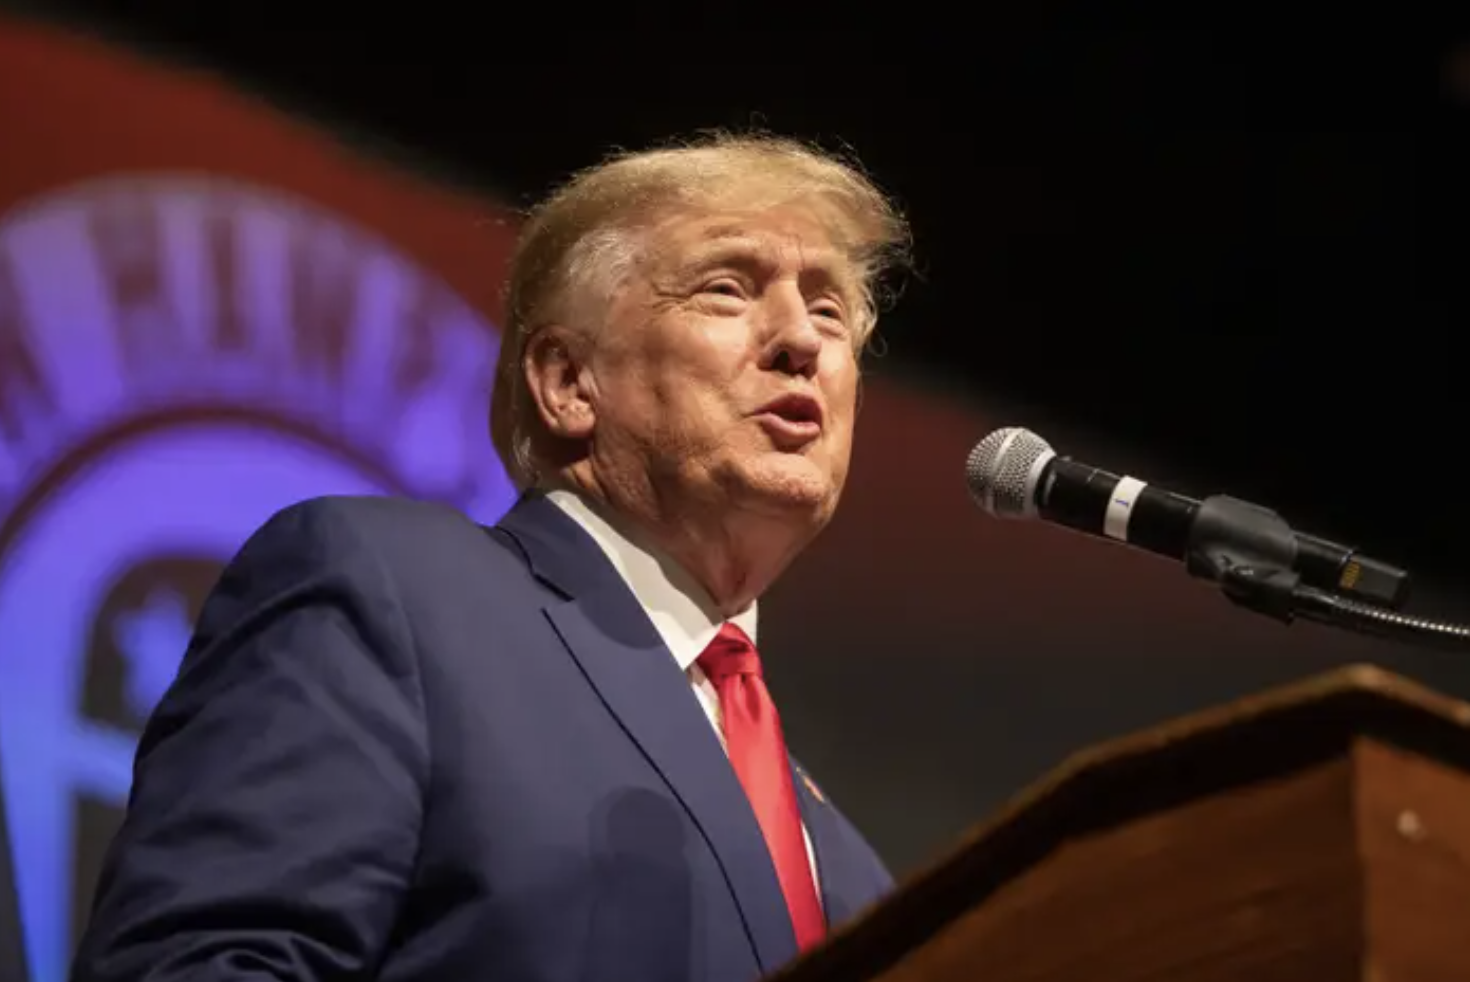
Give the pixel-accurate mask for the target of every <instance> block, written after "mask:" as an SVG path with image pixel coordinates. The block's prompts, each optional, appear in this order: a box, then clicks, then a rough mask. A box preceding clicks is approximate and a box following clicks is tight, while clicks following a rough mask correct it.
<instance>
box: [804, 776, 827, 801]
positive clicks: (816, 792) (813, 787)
mask: <svg viewBox="0 0 1470 982" xmlns="http://www.w3.org/2000/svg"><path fill="white" fill-rule="evenodd" d="M796 773H798V774H800V775H801V783H803V784H805V785H806V789H807V790H808V791H810V792H811V793H812V797H813V798H815V799H817V803H818V804H822V805H825V804H826V803H827V796H826V795H824V794H822V789H821V788H819V787H817V782H816V781H813V780H812V779H811V775H809V774H808V773H807V772H806V771H801V770H799V771H797V772H796Z"/></svg>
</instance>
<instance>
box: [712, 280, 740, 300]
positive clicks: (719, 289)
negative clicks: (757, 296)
mask: <svg viewBox="0 0 1470 982" xmlns="http://www.w3.org/2000/svg"><path fill="white" fill-rule="evenodd" d="M703 292H705V293H713V294H715V295H716V296H721V297H744V296H745V291H744V290H743V289H741V287H740V284H739V283H736V282H735V281H734V280H715V281H714V282H712V283H706V284H705V286H704V290H703Z"/></svg>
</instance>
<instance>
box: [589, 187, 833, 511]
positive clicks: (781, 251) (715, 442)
mask: <svg viewBox="0 0 1470 982" xmlns="http://www.w3.org/2000/svg"><path fill="white" fill-rule="evenodd" d="M648 234H649V239H648V245H649V248H648V249H647V250H646V251H645V253H644V259H643V261H642V262H641V263H640V264H639V265H638V266H637V267H636V268H635V270H634V271H633V273H632V275H631V277H630V278H629V280H628V281H627V283H626V284H625V286H624V287H623V288H622V289H621V290H620V291H619V292H618V293H617V294H616V296H615V297H614V299H613V302H612V304H611V305H610V307H609V309H608V311H607V316H606V319H605V320H604V322H603V324H602V325H601V327H600V329H599V330H598V332H597V334H596V336H595V339H594V341H593V348H592V353H591V356H590V360H589V361H588V367H589V369H590V377H591V380H592V392H593V411H594V414H595V424H594V429H593V439H592V457H593V462H594V466H595V467H596V468H597V470H598V472H599V474H600V477H601V479H602V480H604V481H613V482H616V483H620V484H623V485H624V486H625V487H627V488H630V489H631V488H632V487H634V486H635V485H642V486H644V487H647V488H648V489H649V490H651V491H652V493H653V494H654V496H655V498H656V499H657V502H656V503H657V506H658V507H660V508H661V509H662V510H668V511H679V510H682V509H685V508H688V507H690V506H695V507H699V506H703V505H708V506H710V507H716V508H724V507H730V506H732V505H733V506H736V507H739V508H743V509H747V510H757V511H762V512H765V513H767V514H774V513H780V514H782V515H785V516H788V517H791V518H792V519H793V520H797V521H801V522H804V523H807V524H809V525H811V527H813V528H819V527H820V526H821V525H823V524H825V522H826V521H827V519H828V518H830V517H831V514H832V511H833V510H834V509H835V507H836V505H837V500H838V497H839V495H840V494H841V491H842V486H843V483H844V481H845V480H846V478H847V468H848V460H849V457H850V455H851V451H852V431H853V417H854V415H855V412H856V401H857V387H858V367H857V354H856V350H855V344H854V331H855V330H856V324H857V317H858V310H857V309H856V306H855V304H856V301H857V297H858V294H857V284H856V283H855V282H853V281H852V278H851V271H850V270H849V269H848V268H847V266H846V265H845V264H844V263H843V261H842V258H841V256H840V254H839V253H838V252H837V251H836V250H834V249H833V248H832V246H831V245H830V243H829V241H828V236H827V234H826V232H825V231H824V230H823V228H822V226H821V225H820V224H818V223H817V222H816V221H815V220H814V219H813V218H811V217H810V216H809V215H807V214H805V213H804V212H803V210H802V209H800V208H796V207H786V208H773V209H768V210H766V211H763V212H760V213H755V214H752V213H739V214H731V213H698V214H692V215H683V216H676V217H672V218H669V219H667V220H665V221H663V222H661V223H659V224H657V225H655V226H654V228H653V229H652V230H651V232H650V233H648ZM629 482H632V483H629Z"/></svg>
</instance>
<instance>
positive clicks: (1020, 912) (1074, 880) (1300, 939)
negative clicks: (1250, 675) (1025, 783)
mask: <svg viewBox="0 0 1470 982" xmlns="http://www.w3.org/2000/svg"><path fill="white" fill-rule="evenodd" d="M777 978H778V979H779V980H780V982H839V980H841V982H850V980H858V979H864V980H866V979H879V980H883V982H918V980H924V982H959V980H965V982H1021V980H1026V982H1062V980H1066V982H1123V980H1128V982H1145V980H1147V982H1164V980H1176V979H1177V980H1188V982H1227V980H1228V982H1237V980H1239V982H1276V980H1292V982H1338V980H1342V982H1347V980H1353V982H1470V705H1467V704H1465V703H1461V702H1457V701H1454V700H1451V699H1449V698H1446V697H1445V696H1442V695H1439V694H1437V693H1435V692H1432V691H1430V690H1428V689H1425V688H1423V687H1421V686H1418V685H1416V684H1414V683H1412V682H1409V681H1407V680H1405V679H1402V678H1399V677H1397V676H1394V675H1391V674H1389V673H1387V672H1384V671H1382V670H1379V669H1376V668H1372V667H1352V668H1347V669H1343V670H1340V671H1336V672H1333V673H1330V674H1328V675H1324V676H1320V677H1316V678H1312V679H1309V680H1307V681H1305V682H1302V683H1299V684H1296V685H1292V686H1289V687H1286V688H1283V689H1279V690H1274V691H1270V692H1267V693H1264V694H1262V695H1258V696H1253V697H1251V698H1247V699H1243V700H1241V701H1239V702H1237V703H1234V704H1231V705H1228V706H1225V707H1223V708H1221V709H1218V710H1212V711H1209V712H1204V713H1200V714H1198V715H1194V716H1190V717H1186V718H1184V719H1181V720H1178V721H1176V722H1173V723H1169V724H1166V725H1163V726H1160V727H1158V728H1156V729H1153V730H1149V731H1146V732H1144V733H1141V734H1138V735H1136V736H1133V737H1129V738H1126V739H1122V740H1119V741H1116V742H1113V743H1109V744H1106V745H1103V746H1100V747H1098V748H1096V749H1094V750H1090V751H1088V752H1085V753H1082V754H1080V755H1079V756H1077V757H1075V758H1074V759H1072V760H1070V761H1069V762H1067V763H1065V764H1064V765H1063V766H1062V767H1060V768H1059V769H1058V770H1057V771H1055V772H1054V773H1053V774H1051V775H1050V776H1048V777H1047V778H1045V779H1044V780H1042V781H1041V782H1039V783H1038V784H1037V785H1035V786H1034V787H1032V788H1031V789H1030V790H1028V791H1026V792H1025V793H1023V794H1022V795H1021V796H1020V797H1019V798H1018V799H1017V800H1016V801H1015V802H1013V803H1012V804H1011V805H1009V806H1008V807H1006V808H1005V809H1004V810H1003V811H1002V812H1001V813H1000V815H999V816H998V817H996V818H995V820H994V821H992V822H990V823H988V824H987V825H985V826H983V827H981V828H980V829H979V830H978V831H977V832H976V833H975V834H974V836H973V837H971V838H970V839H968V840H967V841H966V842H965V843H964V844H963V845H962V846H961V848H960V849H959V850H958V851H957V852H955V853H954V854H953V855H952V856H950V857H949V858H948V859H947V860H945V861H944V862H942V863H940V864H938V865H937V866H935V867H934V868H932V869H930V870H928V871H927V872H925V873H922V874H920V875H918V876H916V877H914V878H913V879H912V880H910V881H909V882H908V883H906V884H904V885H903V886H902V888H901V890H900V891H899V892H898V893H897V894H896V895H895V896H893V897H892V898H890V899H889V900H888V901H886V902H885V903H883V904H882V905H880V906H878V907H876V908H874V909H873V910H871V911H869V912H868V913H867V914H866V915H865V916H864V917H861V918H859V919H858V920H856V921H855V922H853V923H852V924H851V925H849V926H848V927H846V928H845V929H843V930H841V931H839V932H837V933H835V934H834V935H833V937H832V938H831V939H830V940H829V941H828V942H827V943H826V944H825V945H824V946H822V947H821V948H818V949H816V950H814V951H812V952H811V953H809V954H808V956H807V957H806V958H804V959H802V960H801V961H799V962H798V963H796V964H795V965H794V966H793V967H792V968H791V969H790V970H789V971H786V972H783V973H780V974H779V975H778V976H777Z"/></svg>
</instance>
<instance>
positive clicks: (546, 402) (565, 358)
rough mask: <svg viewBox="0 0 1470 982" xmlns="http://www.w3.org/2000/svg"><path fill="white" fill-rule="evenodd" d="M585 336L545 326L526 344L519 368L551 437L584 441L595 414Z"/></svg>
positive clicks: (564, 329)
mask: <svg viewBox="0 0 1470 982" xmlns="http://www.w3.org/2000/svg"><path fill="white" fill-rule="evenodd" d="M589 350H590V345H589V344H588V343H587V337H586V336H585V335H583V334H579V333H577V332H575V331H572V330H571V329H569V328H564V327H546V328H542V329H541V330H539V331H537V332H536V333H535V334H533V335H531V337H530V339H529V340H527V342H526V350H525V354H524V355H523V356H522V360H521V366H522V370H523V371H524V372H525V375H526V388H527V389H528V390H529V391H530V394H531V398H532V399H533V400H535V403H536V411H537V413H538V414H539V415H540V417H541V422H542V424H543V425H545V427H546V429H547V431H548V432H549V433H551V434H552V435H553V436H557V437H561V438H562V439H566V440H585V439H586V438H588V437H589V436H591V435H592V426H593V423H594V422H596V412H595V411H594V409H593V406H592V399H591V392H590V391H589V381H590V380H589V376H588V373H587V363H586V360H585V359H586V355H587V353H588V351H589Z"/></svg>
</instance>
